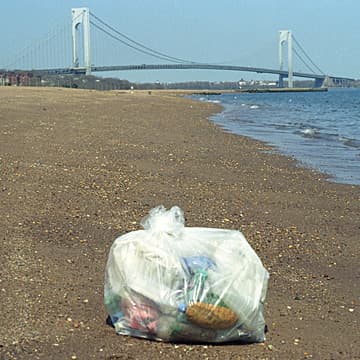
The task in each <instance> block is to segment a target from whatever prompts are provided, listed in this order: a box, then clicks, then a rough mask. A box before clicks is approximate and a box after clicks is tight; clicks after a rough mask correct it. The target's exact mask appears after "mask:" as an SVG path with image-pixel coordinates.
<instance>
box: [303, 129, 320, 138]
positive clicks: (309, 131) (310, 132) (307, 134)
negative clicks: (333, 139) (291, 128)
mask: <svg viewBox="0 0 360 360" xmlns="http://www.w3.org/2000/svg"><path fill="white" fill-rule="evenodd" d="M300 133H301V134H302V135H303V136H305V137H310V138H313V137H315V136H316V135H317V134H318V132H317V131H316V130H315V129H313V128H306V129H303V130H300Z"/></svg>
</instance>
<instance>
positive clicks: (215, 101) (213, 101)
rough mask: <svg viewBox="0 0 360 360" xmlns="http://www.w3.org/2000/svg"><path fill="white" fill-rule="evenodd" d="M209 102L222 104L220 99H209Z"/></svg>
mask: <svg viewBox="0 0 360 360" xmlns="http://www.w3.org/2000/svg"><path fill="white" fill-rule="evenodd" d="M208 102H209V103H213V104H220V100H208Z"/></svg>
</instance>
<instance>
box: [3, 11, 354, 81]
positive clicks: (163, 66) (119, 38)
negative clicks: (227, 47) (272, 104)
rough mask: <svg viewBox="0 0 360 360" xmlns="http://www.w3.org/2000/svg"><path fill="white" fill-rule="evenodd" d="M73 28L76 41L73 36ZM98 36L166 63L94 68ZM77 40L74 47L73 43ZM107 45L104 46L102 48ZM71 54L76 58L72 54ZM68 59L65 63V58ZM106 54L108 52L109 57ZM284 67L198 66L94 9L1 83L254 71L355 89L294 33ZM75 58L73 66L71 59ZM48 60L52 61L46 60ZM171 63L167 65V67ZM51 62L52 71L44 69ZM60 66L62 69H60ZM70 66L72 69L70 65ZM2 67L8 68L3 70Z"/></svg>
mask: <svg viewBox="0 0 360 360" xmlns="http://www.w3.org/2000/svg"><path fill="white" fill-rule="evenodd" d="M69 28H70V29H71V36H69V34H68V31H69ZM93 30H94V31H96V33H97V34H100V33H101V34H102V35H103V36H105V37H107V38H108V39H111V40H112V41H113V43H114V44H116V45H118V48H120V49H122V51H123V49H124V47H126V48H129V49H131V51H133V52H136V53H138V54H139V53H141V54H142V55H146V56H147V57H151V58H152V59H153V58H155V59H157V60H161V63H156V64H153V63H152V64H146V63H141V64H137V65H136V64H122V65H121V64H119V65H107V64H103V65H100V64H99V65H94V63H98V62H101V61H100V60H98V59H96V61H94V60H95V59H94V58H93V57H92V54H93V53H94V48H95V49H96V48H97V46H98V44H99V42H98V43H97V44H94V41H93V40H92V36H91V35H92V34H90V31H93ZM65 39H71V45H69V44H68V43H67V40H65ZM101 43H102V41H100V44H101ZM285 46H287V56H284V55H286V54H283V50H284V47H285ZM69 49H71V50H70V51H71V54H70V53H69ZM60 53H61V54H62V56H63V57H64V56H65V57H66V58H65V59H64V58H63V59H62V60H61V59H60V58H61V56H60V55H59V54H60ZM104 53H106V51H105V52H104ZM278 55H279V58H278V60H279V68H278V69H273V68H266V67H252V66H239V65H226V64H210V63H204V62H196V61H191V60H187V59H182V58H179V57H175V56H171V55H169V54H167V53H165V52H161V51H158V50H156V49H153V48H151V47H149V46H146V45H144V44H142V43H140V42H138V41H136V40H134V39H132V38H131V37H129V36H128V35H125V34H124V33H123V32H120V31H119V30H117V29H116V28H115V27H113V26H111V25H110V24H108V23H107V22H105V21H104V20H102V19H101V18H99V17H98V16H96V15H95V14H93V13H92V12H91V11H90V10H89V8H85V7H84V8H73V9H72V10H71V27H70V26H69V25H68V24H66V25H65V28H64V27H60V28H57V29H55V30H54V31H52V32H50V33H49V34H48V35H47V37H46V38H45V39H43V40H42V41H40V42H38V43H36V44H34V45H32V46H29V47H28V48H26V49H24V51H22V52H21V53H20V54H19V55H18V56H17V57H16V58H15V59H13V60H12V61H11V62H10V64H8V65H6V66H4V67H2V66H1V65H0V80H1V76H2V74H3V75H4V74H6V73H7V72H9V71H12V72H17V73H21V72H22V73H24V72H28V73H31V74H32V75H36V76H44V75H70V74H84V75H90V74H92V73H96V72H110V71H111V72H113V71H120V72H121V71H140V70H141V71H146V70H188V69H197V70H217V71H239V72H252V73H258V74H274V75H276V76H278V86H279V87H284V85H285V81H284V80H285V79H287V86H288V87H290V88H292V87H293V84H294V83H293V78H294V77H297V78H307V79H312V80H314V87H321V86H328V85H341V86H350V85H351V83H352V82H353V81H354V79H351V78H346V77H338V76H331V75H326V74H325V73H324V72H323V71H322V70H321V69H320V68H319V67H318V66H317V65H316V64H315V63H314V61H313V60H312V59H311V57H310V56H309V55H308V53H307V52H306V51H305V50H304V48H303V47H302V46H301V44H300V43H299V41H298V40H297V39H296V38H295V36H294V35H293V34H292V32H291V31H289V30H281V31H279V42H278ZM293 56H294V57H296V58H297V59H298V60H300V62H301V63H302V64H303V65H304V66H305V67H306V68H307V70H308V71H307V72H299V71H294V70H293ZM70 58H71V61H69V59H70ZM45 60H46V61H45ZM164 61H165V63H164ZM45 62H46V66H44V65H43V64H44V63H45ZM284 62H287V68H286V69H285V68H284ZM59 63H61V64H60V65H56V64H59ZM64 64H69V65H64ZM1 68H3V69H2V70H1Z"/></svg>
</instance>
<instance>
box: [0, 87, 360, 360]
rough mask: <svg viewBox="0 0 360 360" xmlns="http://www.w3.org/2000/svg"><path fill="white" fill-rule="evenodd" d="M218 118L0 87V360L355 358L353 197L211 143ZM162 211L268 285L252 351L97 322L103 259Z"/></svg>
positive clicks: (313, 176)
mask: <svg viewBox="0 0 360 360" xmlns="http://www.w3.org/2000/svg"><path fill="white" fill-rule="evenodd" d="M275 96H276V95H275ZM219 111H221V107H220V106H218V105H216V104H211V103H203V102H201V103H200V102H195V101H192V100H190V99H186V98H183V97H181V96H176V94H175V95H174V94H172V93H167V92H156V91H152V92H151V94H150V93H148V92H135V93H130V92H120V91H112V92H99V91H89V90H75V89H56V88H48V89H46V88H16V87H0V126H1V131H0V190H1V191H0V231H1V234H2V235H1V236H2V242H1V248H0V264H1V267H0V299H1V300H0V304H1V327H0V359H222V360H227V359H360V340H359V326H360V316H359V314H360V306H359V303H360V270H359V269H360V267H359V255H360V254H359V248H360V247H359V233H360V187H359V186H351V185H341V184H335V183H332V182H329V181H327V179H326V176H324V175H323V174H319V173H318V172H316V171H312V170H309V169H305V168H302V167H299V166H297V163H296V162H295V161H294V160H293V159H291V158H287V157H284V156H282V155H279V154H278V153H276V152H274V151H272V149H271V148H270V147H268V146H267V145H264V144H263V143H261V142H258V141H254V140H251V139H248V138H245V137H241V136H237V135H233V134H229V133H226V132H224V131H223V130H222V129H220V128H218V127H216V126H215V125H214V124H213V123H212V122H211V121H209V120H208V119H209V117H210V116H211V115H212V114H214V113H216V112H219ZM160 204H163V205H164V206H166V207H167V208H169V207H171V206H173V205H178V206H180V207H181V208H182V209H183V211H184V213H185V217H186V225H187V226H202V227H216V228H225V229H236V230H241V231H242V232H243V234H244V235H245V237H246V238H247V240H248V242H249V243H250V244H251V246H252V247H253V248H254V249H255V251H256V252H257V254H258V255H259V257H260V258H261V260H262V262H263V264H264V266H265V267H266V268H267V269H268V271H269V273H270V281H269V288H268V294H267V299H266V307H265V319H266V322H267V325H268V329H269V331H268V333H267V340H266V342H265V343H261V344H251V345H239V344H227V345H203V344H170V343H160V342H154V341H147V340H143V339H136V338H132V337H125V336H118V335H116V334H115V331H114V329H113V328H111V327H110V326H108V325H107V324H106V323H105V320H106V312H105V309H104V305H103V284H104V279H103V277H104V269H105V263H106V259H107V255H108V252H109V249H110V246H111V245H112V243H113V241H114V240H115V238H116V237H118V236H119V235H121V234H124V233H126V232H129V231H132V230H136V229H140V228H141V227H140V224H139V221H140V220H141V219H142V218H143V217H144V216H145V215H147V213H148V211H149V210H150V209H151V208H153V207H155V206H157V205H160Z"/></svg>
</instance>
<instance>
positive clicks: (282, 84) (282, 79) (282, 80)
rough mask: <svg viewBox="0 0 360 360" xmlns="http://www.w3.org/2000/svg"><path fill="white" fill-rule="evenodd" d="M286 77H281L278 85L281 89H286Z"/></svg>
mask: <svg viewBox="0 0 360 360" xmlns="http://www.w3.org/2000/svg"><path fill="white" fill-rule="evenodd" d="M284 78H285V76H284V75H279V83H278V87H279V88H283V87H284Z"/></svg>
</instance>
